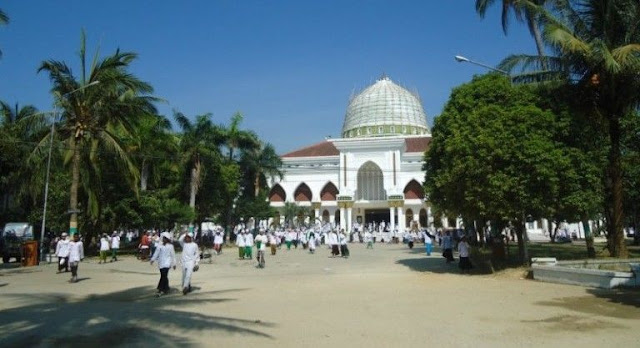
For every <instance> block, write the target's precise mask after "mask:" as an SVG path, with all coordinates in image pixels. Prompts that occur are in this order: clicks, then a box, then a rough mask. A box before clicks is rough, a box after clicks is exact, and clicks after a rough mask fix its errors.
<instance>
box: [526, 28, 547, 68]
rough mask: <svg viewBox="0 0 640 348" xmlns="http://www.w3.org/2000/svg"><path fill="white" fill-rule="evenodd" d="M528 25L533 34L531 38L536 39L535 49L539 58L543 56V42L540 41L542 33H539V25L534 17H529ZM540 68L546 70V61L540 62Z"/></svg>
mask: <svg viewBox="0 0 640 348" xmlns="http://www.w3.org/2000/svg"><path fill="white" fill-rule="evenodd" d="M529 26H530V28H531V34H532V35H533V39H534V40H535V41H536V50H537V51H538V56H540V58H542V57H544V43H543V42H542V34H541V33H540V26H539V25H538V23H537V22H536V21H535V18H529ZM541 68H542V70H547V68H548V67H547V63H546V62H542V64H541Z"/></svg>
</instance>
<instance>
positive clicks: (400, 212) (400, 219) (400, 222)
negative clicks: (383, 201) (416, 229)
mask: <svg viewBox="0 0 640 348" xmlns="http://www.w3.org/2000/svg"><path fill="white" fill-rule="evenodd" d="M406 224H407V222H406V221H404V207H398V232H399V233H404V229H405V227H406V226H405V225H406Z"/></svg>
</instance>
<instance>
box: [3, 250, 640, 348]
mask: <svg viewBox="0 0 640 348" xmlns="http://www.w3.org/2000/svg"><path fill="white" fill-rule="evenodd" d="M418 247H420V246H418ZM350 248H351V257H350V258H349V259H342V258H329V257H328V255H329V251H328V250H326V249H324V248H320V249H318V251H317V253H316V254H314V255H310V254H309V253H308V252H306V251H303V250H301V249H297V250H291V251H286V250H284V249H283V250H279V251H278V254H277V255H276V256H271V255H267V260H266V262H267V265H266V268H264V269H258V268H256V267H255V261H254V260H246V261H243V260H238V259H237V250H236V249H233V248H232V249H225V250H224V253H223V254H222V255H220V256H216V257H214V258H213V260H212V263H211V264H209V263H208V261H207V260H205V262H204V263H203V264H202V266H201V268H200V271H199V272H197V273H195V274H194V280H193V286H194V289H195V291H194V292H193V293H191V294H188V295H187V296H182V294H181V293H179V292H178V287H179V286H178V283H179V279H180V272H179V271H173V270H172V271H171V272H170V274H169V277H170V285H171V286H172V287H173V288H174V292H173V293H172V294H171V295H169V296H166V297H162V298H159V299H158V298H155V297H154V295H153V294H154V291H155V285H156V284H157V281H158V278H159V275H158V270H157V268H156V267H155V266H150V265H149V264H148V263H143V262H140V261H137V260H135V259H134V258H132V257H129V258H124V259H123V260H122V261H119V262H115V263H109V264H105V265H99V264H97V259H95V258H94V259H87V260H85V262H83V263H82V264H81V266H80V271H79V277H80V280H81V281H80V282H79V283H76V284H69V283H67V280H68V278H69V275H68V274H56V272H55V267H56V265H55V264H50V265H44V266H38V267H31V268H17V269H7V268H4V269H1V270H0V346H1V347H14V346H20V347H39V346H41V347H110V348H111V347H120V346H137V347H144V346H154V347H177V346H179V347H208V346H217V347H231V346H238V347H240V346H242V347H425V346H439V347H496V346H505V347H566V346H577V347H581V348H583V347H603V346H613V347H616V346H619V347H634V346H638V342H640V296H639V295H640V293H638V292H625V291H600V290H594V289H586V288H582V287H577V286H566V285H559V284H546V283H540V282H536V281H531V280H524V279H520V273H521V272H519V271H511V272H507V273H503V274H500V275H497V276H480V275H460V274H459V273H458V269H457V266H456V265H455V264H452V265H446V264H445V263H444V260H443V259H442V258H441V257H440V256H439V254H434V256H432V257H426V256H425V255H424V254H423V253H422V248H418V249H414V250H409V249H407V248H406V247H405V246H404V245H380V244H376V245H375V248H374V250H366V249H365V248H364V246H363V245H351V247H350Z"/></svg>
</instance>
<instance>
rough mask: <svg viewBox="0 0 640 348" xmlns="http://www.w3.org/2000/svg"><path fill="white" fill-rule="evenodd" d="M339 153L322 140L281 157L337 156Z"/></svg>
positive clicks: (329, 143) (331, 144) (330, 144)
mask: <svg viewBox="0 0 640 348" xmlns="http://www.w3.org/2000/svg"><path fill="white" fill-rule="evenodd" d="M339 154H340V151H338V149H336V147H335V145H333V143H332V142H330V141H327V140H324V141H322V142H320V143H317V144H313V145H310V146H307V147H303V148H302V149H298V150H294V151H291V152H289V153H285V154H284V155H282V156H281V157H282V158H290V157H321V156H338V155H339Z"/></svg>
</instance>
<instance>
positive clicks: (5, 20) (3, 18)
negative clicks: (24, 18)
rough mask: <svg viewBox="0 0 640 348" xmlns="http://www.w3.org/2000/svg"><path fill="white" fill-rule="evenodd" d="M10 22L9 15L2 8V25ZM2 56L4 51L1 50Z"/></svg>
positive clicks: (0, 12) (0, 19)
mask: <svg viewBox="0 0 640 348" xmlns="http://www.w3.org/2000/svg"><path fill="white" fill-rule="evenodd" d="M7 24H9V16H7V14H6V13H5V12H3V11H2V10H0V25H7ZM0 57H2V51H0Z"/></svg>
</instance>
